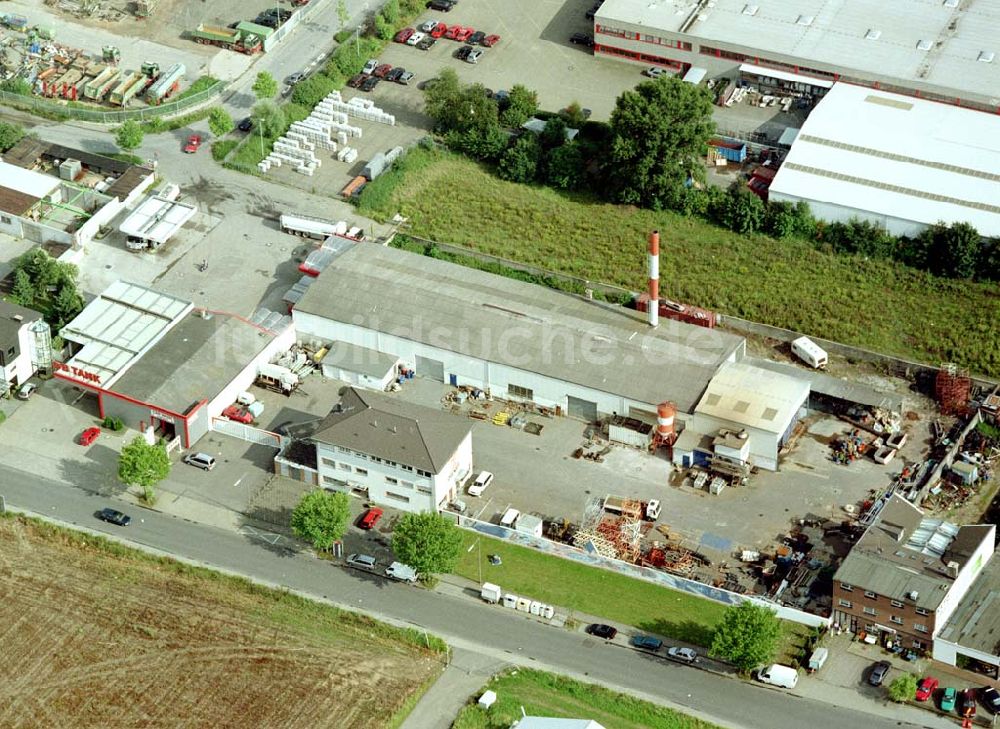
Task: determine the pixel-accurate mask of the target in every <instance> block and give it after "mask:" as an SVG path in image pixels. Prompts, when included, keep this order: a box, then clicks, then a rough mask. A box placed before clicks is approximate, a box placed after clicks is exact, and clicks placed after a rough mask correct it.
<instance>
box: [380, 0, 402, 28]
mask: <svg viewBox="0 0 1000 729" xmlns="http://www.w3.org/2000/svg"><path fill="white" fill-rule="evenodd" d="M381 15H382V17H383V18H385V19H386V22H388V23H389V25H395V24H396V22H398V21H399V0H389V2H387V3H386V4H385V5H383V6H382V13H381Z"/></svg>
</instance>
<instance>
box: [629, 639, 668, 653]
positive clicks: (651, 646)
mask: <svg viewBox="0 0 1000 729" xmlns="http://www.w3.org/2000/svg"><path fill="white" fill-rule="evenodd" d="M629 643H631V644H632V645H634V646H635V647H636V648H644V649H646V650H647V651H658V650H660V647H661V646H662V645H663V641H662V640H660V639H659V638H656V637H654V636H652V635H633V636H632V639H631V640H630V641H629Z"/></svg>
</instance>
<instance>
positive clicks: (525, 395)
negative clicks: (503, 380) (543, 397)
mask: <svg viewBox="0 0 1000 729" xmlns="http://www.w3.org/2000/svg"><path fill="white" fill-rule="evenodd" d="M507 394H508V395H511V396H512V397H519V398H521V399H522V400H533V399H534V398H535V392H534V390H532V389H531V388H530V387H521V386H520V385H507Z"/></svg>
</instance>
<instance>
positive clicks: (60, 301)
mask: <svg viewBox="0 0 1000 729" xmlns="http://www.w3.org/2000/svg"><path fill="white" fill-rule="evenodd" d="M81 311H83V298H82V297H81V296H80V293H79V292H78V291H77V290H76V284H74V283H65V284H63V285H62V286H60V287H59V292H58V293H57V294H56V298H55V299H54V300H53V302H52V307H51V310H50V312H49V317H50V318H51V319H52V321H53V323H54V326H55V329H57V330H58V329H62V328H63V327H64V326H66V325H67V324H69V323H70V322H71V321H73V319H74V318H75V317H76V315H77V314H79V313H80V312H81Z"/></svg>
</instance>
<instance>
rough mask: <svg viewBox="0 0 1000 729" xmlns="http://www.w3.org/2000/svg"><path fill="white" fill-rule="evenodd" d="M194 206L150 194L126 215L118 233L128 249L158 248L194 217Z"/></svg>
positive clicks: (195, 209) (195, 210)
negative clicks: (121, 234)
mask: <svg viewBox="0 0 1000 729" xmlns="http://www.w3.org/2000/svg"><path fill="white" fill-rule="evenodd" d="M197 211H198V209H197V208H196V207H195V206H194V205H188V204H187V203H182V202H178V201H176V200H170V199H168V198H165V197H160V196H159V195H153V196H150V197H148V198H146V199H145V200H143V201H142V203H140V204H139V206H138V207H137V208H136V209H135V210H133V211H132V212H131V213H129V216H128V217H127V218H125V220H124V221H123V222H122V224H121V225H120V226H118V230H119V231H120V232H121V233H123V234H124V235H125V238H126V244H127V245H128V246H129V248H139V249H141V248H147V247H148V248H159V247H160V246H161V245H163V244H164V243H166V242H167V241H168V240H170V239H171V238H172V237H173V236H174V235H175V234H176V233H177V231H179V230H180V229H181V228H182V227H183V226H184V224H185V223H186V222H187V221H189V220H190V219H191V218H193V217H194V214H195V213H196V212H197Z"/></svg>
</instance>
